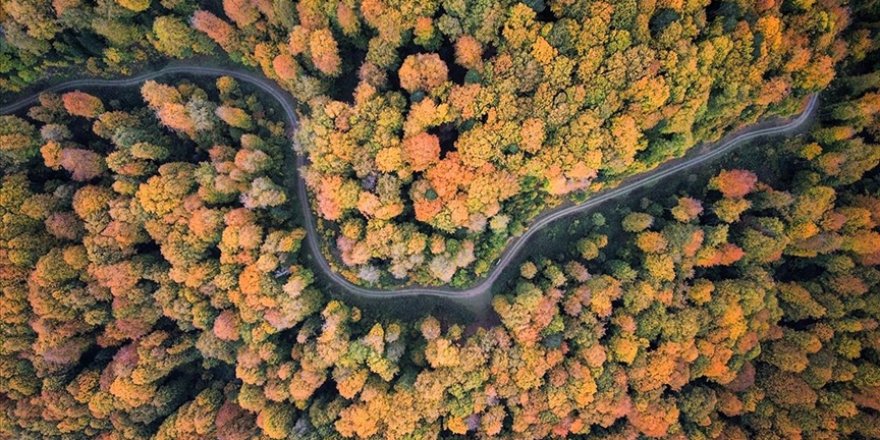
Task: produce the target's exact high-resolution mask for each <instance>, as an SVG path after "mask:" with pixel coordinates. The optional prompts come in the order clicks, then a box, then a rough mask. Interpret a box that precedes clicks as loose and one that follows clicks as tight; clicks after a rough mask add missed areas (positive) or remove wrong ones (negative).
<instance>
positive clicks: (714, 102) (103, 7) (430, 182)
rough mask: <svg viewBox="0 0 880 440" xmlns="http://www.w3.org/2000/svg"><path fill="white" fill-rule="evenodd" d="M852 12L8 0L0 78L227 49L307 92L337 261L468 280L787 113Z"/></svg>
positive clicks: (493, 3) (312, 148) (400, 279)
mask: <svg viewBox="0 0 880 440" xmlns="http://www.w3.org/2000/svg"><path fill="white" fill-rule="evenodd" d="M846 3H847V2H846V1H844V0H823V1H815V0H786V1H782V0H762V1H757V2H754V1H731V0H716V1H709V0H690V1H684V0H620V1H593V0H560V1H547V2H546V3H545V1H544V0H529V1H526V2H519V1H509V0H445V1H437V0H430V1H417V2H412V1H384V0H343V1H337V0H333V1H329V0H307V1H299V2H293V1H289V0H224V1H222V2H203V3H201V4H199V3H197V2H191V1H183V0H161V1H156V0H152V1H151V0H97V1H95V2H93V3H92V2H83V1H81V0H53V1H51V2H50V1H49V0H8V1H6V2H4V5H3V9H2V11H0V20H2V24H3V30H4V36H5V40H4V41H3V42H2V43H0V73H3V72H5V73H6V75H7V77H6V78H3V79H0V87H3V88H6V89H9V90H17V89H19V88H21V87H23V86H25V85H27V84H29V83H31V82H33V81H34V80H37V79H39V78H41V77H43V76H44V75H46V74H51V73H53V72H56V71H59V70H63V66H65V65H69V64H72V63H73V64H77V65H80V64H82V60H83V59H85V60H86V61H85V67H86V68H87V69H88V70H89V71H92V72H107V73H110V74H119V73H129V72H131V71H132V69H133V68H134V67H133V66H137V65H139V64H143V63H147V62H150V61H151V60H156V59H160V58H164V57H173V58H186V57H192V56H198V55H203V54H208V53H223V52H225V53H228V55H229V57H230V58H231V59H232V60H233V61H235V62H239V63H243V64H245V65H248V66H252V67H254V68H257V69H259V70H261V71H262V72H263V73H265V74H266V75H267V76H269V77H270V78H272V79H274V80H276V81H277V82H278V83H279V84H280V85H282V86H283V87H285V88H287V89H288V90H289V91H290V92H291V93H293V95H294V96H295V97H296V98H298V99H299V100H300V102H301V103H302V118H301V120H302V121H301V122H302V124H301V130H299V132H298V138H299V139H298V141H299V144H300V145H301V149H302V150H303V151H304V152H306V153H307V154H308V157H309V160H310V165H309V166H308V167H307V169H306V170H304V176H305V178H306V182H307V184H308V186H309V189H310V191H311V194H312V198H313V199H314V203H313V204H314V210H315V214H316V215H317V216H318V217H319V219H320V220H321V221H320V222H319V224H320V226H321V227H322V230H323V232H322V235H323V236H325V237H326V240H325V241H326V251H325V254H326V255H325V256H326V257H327V258H328V259H330V260H331V261H333V262H334V264H335V269H336V270H337V271H339V272H341V273H343V274H345V275H346V276H347V277H348V278H349V279H350V280H351V281H353V282H355V283H361V284H370V285H380V286H385V285H391V284H423V285H424V284H440V283H443V284H452V285H456V286H463V285H467V284H470V283H472V282H473V281H474V280H475V279H477V278H479V277H480V276H482V275H485V274H486V272H487V271H488V270H489V269H490V268H491V266H492V264H493V263H494V261H495V259H496V257H497V256H498V254H499V253H500V252H501V251H502V250H503V248H504V247H505V245H506V243H507V242H508V240H509V239H510V238H511V237H513V236H516V235H518V234H521V233H522V231H523V229H524V228H525V227H526V226H527V224H528V221H529V220H530V219H532V218H533V217H534V216H536V215H537V214H538V213H540V212H542V211H544V210H546V209H547V208H549V207H552V206H556V205H558V204H559V203H561V202H562V201H564V200H568V199H569V198H571V197H572V196H573V195H574V196H581V197H583V196H585V194H589V193H593V192H595V191H597V190H600V189H602V188H603V187H606V186H608V185H613V184H614V183H616V182H618V181H619V180H620V179H621V178H623V177H625V176H628V175H631V174H634V173H638V172H642V171H645V170H648V169H651V168H653V167H655V166H656V165H658V164H659V163H662V162H663V161H665V160H668V159H670V158H673V157H678V156H681V155H682V154H684V152H685V151H687V150H688V149H689V148H690V147H692V146H694V145H695V144H697V143H700V142H708V141H712V140H715V139H717V138H719V137H720V136H721V135H722V134H724V133H726V132H728V131H730V130H731V129H732V128H736V127H740V126H744V125H748V124H749V123H752V122H754V121H756V120H759V119H760V118H762V117H764V116H770V115H788V114H791V113H793V112H795V111H796V110H797V109H798V104H799V103H800V102H801V98H803V97H804V96H805V95H807V94H809V93H812V92H815V91H818V90H821V89H823V88H824V87H826V86H827V85H828V83H829V82H830V81H831V79H832V78H833V76H834V66H835V65H836V64H838V63H839V62H840V61H841V59H842V58H843V57H845V56H846V55H847V54H855V53H859V52H864V51H865V50H866V47H867V45H869V44H870V43H869V40H868V38H867V34H862V35H860V36H857V37H855V38H853V39H852V40H851V42H850V43H849V44H848V43H845V42H844V41H843V40H841V39H840V38H839V36H840V32H842V31H843V30H844V29H845V28H846V26H847V24H848V23H849V22H851V21H852V20H853V16H852V15H853V14H852V12H851V11H850V10H849V9H847V7H846V6H847V5H846ZM870 7H873V6H870ZM144 35H146V38H142V36H144Z"/></svg>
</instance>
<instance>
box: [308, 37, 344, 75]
mask: <svg viewBox="0 0 880 440" xmlns="http://www.w3.org/2000/svg"><path fill="white" fill-rule="evenodd" d="M309 53H310V54H311V57H312V63H314V64H315V67H317V68H318V70H320V71H321V73H323V74H324V75H327V76H338V75H339V74H340V73H341V72H342V70H341V64H342V60H341V59H340V58H339V49H338V47H337V45H336V40H335V39H334V38H333V34H332V33H331V32H330V29H319V30H316V31H314V32H312V33H311V36H310V37H309Z"/></svg>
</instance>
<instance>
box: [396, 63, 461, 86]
mask: <svg viewBox="0 0 880 440" xmlns="http://www.w3.org/2000/svg"><path fill="white" fill-rule="evenodd" d="M448 73H449V70H448V69H447V68H446V63H444V62H443V60H441V59H440V56H439V55H437V54H416V55H410V56H408V57H406V59H404V60H403V65H401V66H400V70H399V71H398V75H400V86H401V87H403V88H404V90H406V91H408V92H410V93H413V92H415V91H417V90H421V91H425V92H430V91H432V90H433V89H434V88H436V87H438V86H440V85H441V84H443V83H444V82H446V80H447V75H448Z"/></svg>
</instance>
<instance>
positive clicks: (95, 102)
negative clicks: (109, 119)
mask: <svg viewBox="0 0 880 440" xmlns="http://www.w3.org/2000/svg"><path fill="white" fill-rule="evenodd" d="M61 100H62V102H64V109H65V110H67V113H70V114H71V115H73V116H82V117H85V118H95V117H97V116H98V115H100V114H101V113H104V103H102V102H101V100H100V99H99V98H97V97H95V96H93V95H89V94H88V93H84V92H80V91H75V92H67V93H65V94H63V95H61Z"/></svg>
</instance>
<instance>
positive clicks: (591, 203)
mask: <svg viewBox="0 0 880 440" xmlns="http://www.w3.org/2000/svg"><path fill="white" fill-rule="evenodd" d="M173 74H186V75H194V76H224V75H225V76H230V77H233V78H235V79H237V80H239V81H243V82H247V83H250V84H252V85H253V86H255V87H257V88H259V89H261V90H262V91H263V92H265V93H268V94H269V95H270V96H272V97H273V98H274V99H275V100H276V101H278V103H279V104H280V105H281V108H282V109H283V110H284V113H285V117H286V118H287V125H288V135H289V136H291V138H292V135H293V133H294V131H295V130H296V127H297V117H296V110H295V109H296V102H295V101H294V99H293V97H292V96H291V95H290V94H289V93H287V92H286V91H285V90H284V89H282V88H281V87H280V86H278V85H277V84H276V83H275V82H274V81H272V80H270V79H268V78H266V77H265V76H263V75H261V74H259V73H254V72H252V71H247V70H244V69H238V68H227V67H222V68H221V67H208V66H204V65H199V64H198V63H197V62H193V61H189V62H187V61H183V62H180V63H177V64H171V65H169V66H167V67H164V68H161V69H158V70H155V71H151V72H146V73H143V74H140V75H137V76H132V77H128V78H121V79H97V78H83V79H76V80H71V81H66V82H62V83H59V84H56V85H54V86H51V87H48V88H46V89H43V90H41V91H40V92H37V93H34V94H32V95H29V96H27V97H25V98H22V99H20V100H18V101H16V102H13V103H11V104H8V105H4V106H2V107H0V114H8V113H13V112H16V111H19V110H22V109H23V108H25V107H27V106H29V105H32V104H34V103H36V102H37V99H38V96H39V94H40V93H45V92H61V91H64V90H71V89H76V88H94V87H131V86H136V85H139V84H140V83H142V82H144V81H147V80H150V79H154V78H158V77H161V76H165V75H173ZM817 102H818V99H817V96H816V95H812V96H811V97H810V99H809V101H808V103H807V106H806V109H805V110H804V111H803V112H802V113H801V114H800V115H799V116H798V117H796V118H794V119H791V120H789V121H788V122H786V123H784V124H780V125H774V126H767V127H761V125H762V124H757V125H755V126H753V127H751V128H749V129H746V130H744V131H742V132H740V133H737V134H735V135H731V136H728V138H727V139H724V140H722V141H719V142H718V143H716V144H715V145H711V146H703V147H696V148H700V150H699V153H697V154H695V155H693V156H692V157H685V158H682V159H679V160H675V161H672V162H670V163H667V164H666V165H663V166H660V167H658V168H655V169H654V170H651V171H649V172H646V173H643V174H641V175H639V176H635V177H633V178H631V180H627V181H624V182H623V183H622V184H620V185H619V186H617V187H615V188H613V189H608V190H605V191H601V192H599V193H597V194H596V195H595V196H593V197H592V198H590V199H589V200H587V201H585V202H583V203H581V204H567V205H563V206H560V207H558V208H556V209H553V210H550V211H547V212H545V213H543V214H541V215H539V216H538V217H536V218H535V219H534V220H533V221H532V223H531V225H530V226H529V228H528V230H527V231H526V232H525V233H524V234H522V235H521V236H519V237H514V238H512V239H511V240H510V241H509V243H508V245H507V248H506V249H505V250H504V252H502V254H501V257H500V258H499V259H498V261H497V262H496V263H495V265H494V266H493V268H492V270H491V271H490V272H489V275H488V276H486V277H485V278H483V279H482V280H481V281H480V282H479V283H478V284H476V285H474V286H471V287H469V288H467V289H455V288H451V287H406V288H401V289H394V290H382V289H371V288H367V287H361V286H357V285H354V284H352V283H351V282H349V281H348V280H346V279H345V278H343V277H342V276H341V275H339V274H338V273H336V272H335V271H333V270H332V268H331V267H330V264H329V263H328V262H327V260H326V259H325V258H324V255H323V253H322V252H321V245H320V242H319V240H318V234H317V232H316V230H315V218H314V215H313V214H312V210H311V206H310V205H309V197H308V194H307V191H306V185H305V182H304V181H303V179H302V178H301V176H300V175H299V173H297V175H298V178H297V198H298V199H299V203H300V209H301V210H302V212H303V218H304V219H305V227H306V230H307V232H308V233H307V242H308V246H309V251H310V252H311V253H312V255H314V261H315V262H316V263H317V264H318V266H319V267H320V269H321V270H322V271H323V272H324V274H325V275H326V277H327V278H328V279H329V280H331V281H332V282H333V283H334V284H336V286H337V287H338V288H339V289H340V290H342V291H344V292H346V293H348V294H350V295H354V296H358V297H362V298H383V299H385V298H400V297H417V296H431V297H440V298H446V299H453V300H457V299H466V298H475V297H479V296H481V295H488V294H490V291H491V288H492V285H493V283H495V281H496V280H497V279H498V277H499V276H501V273H502V272H503V270H504V268H505V267H506V266H507V265H508V264H510V262H511V261H513V258H514V257H515V256H516V254H517V252H519V251H520V249H521V248H522V247H523V246H524V245H525V244H526V243H527V242H528V239H529V237H531V236H532V235H534V234H535V233H536V232H538V231H540V230H541V229H542V228H544V227H545V226H547V225H548V224H550V223H552V222H554V221H555V220H558V219H560V218H562V217H566V216H569V215H573V214H578V213H583V212H586V211H589V210H590V209H592V208H595V207H596V206H599V205H601V204H602V203H604V202H606V201H608V200H610V199H613V198H616V197H619V196H621V195H624V194H626V193H628V192H630V191H632V190H634V189H636V188H639V187H642V186H645V185H650V184H652V183H655V182H657V181H659V180H661V179H663V178H665V177H668V176H670V175H673V174H676V173H678V172H681V171H684V170H687V169H689V168H693V167H695V166H697V165H700V164H702V163H705V162H707V161H710V160H712V159H715V158H717V157H719V156H721V155H724V154H726V153H728V152H730V151H731V150H734V149H735V148H737V147H739V146H741V145H743V144H745V143H747V142H748V141H750V140H753V139H755V138H758V137H762V136H770V135H779V134H784V133H789V132H793V131H795V130H798V129H799V128H801V127H802V126H803V125H804V124H805V123H806V122H807V121H808V120H809V117H810V115H811V114H812V113H813V111H814V110H815V109H816V106H817ZM294 150H295V151H296V166H297V169H298V170H299V169H301V168H302V167H303V166H304V165H305V164H306V161H307V159H306V157H305V154H304V152H303V151H302V149H301V148H299V146H298V145H294Z"/></svg>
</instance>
